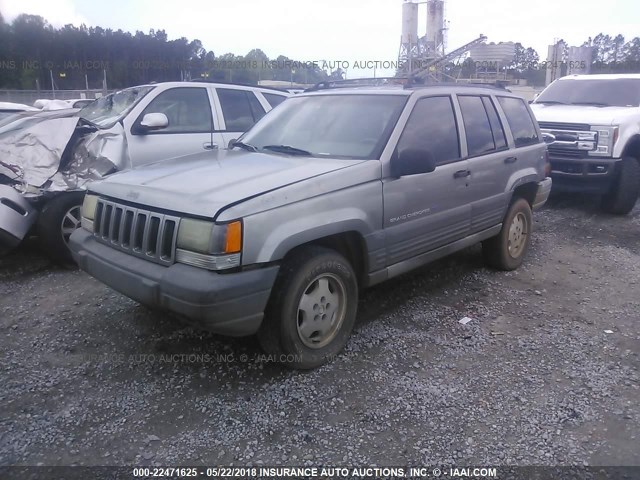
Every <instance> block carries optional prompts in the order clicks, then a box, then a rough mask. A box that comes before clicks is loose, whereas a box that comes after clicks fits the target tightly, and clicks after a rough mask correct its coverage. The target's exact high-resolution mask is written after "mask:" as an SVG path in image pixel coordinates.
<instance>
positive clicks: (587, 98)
mask: <svg viewBox="0 0 640 480" xmlns="http://www.w3.org/2000/svg"><path fill="white" fill-rule="evenodd" d="M534 103H551V104H554V103H556V104H567V105H596V106H603V107H637V106H640V79H630V78H620V79H611V80H595V79H594V80H559V81H557V82H555V83H553V84H551V85H549V87H548V88H547V89H546V90H545V91H544V92H542V93H541V94H540V96H539V97H538V98H537V99H536V101H535V102H534Z"/></svg>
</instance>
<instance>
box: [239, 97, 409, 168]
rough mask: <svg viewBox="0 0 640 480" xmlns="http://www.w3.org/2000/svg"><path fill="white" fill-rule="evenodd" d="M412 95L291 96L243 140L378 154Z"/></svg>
mask: <svg viewBox="0 0 640 480" xmlns="http://www.w3.org/2000/svg"><path fill="white" fill-rule="evenodd" d="M407 98H408V97H406V96H404V95H317V96H303V97H294V98H289V99H287V100H286V101H285V102H284V103H283V104H282V105H280V106H278V107H277V108H275V109H274V110H272V111H271V112H270V113H269V114H268V115H267V116H266V117H264V118H263V119H262V120H261V121H259V122H258V123H257V124H256V125H255V126H254V127H253V128H252V129H251V130H250V131H249V132H247V133H246V134H245V135H244V136H243V137H242V138H241V141H242V142H243V143H245V144H248V145H250V146H252V147H255V148H256V149H258V150H260V151H270V152H274V151H275V152H280V153H283V154H291V155H309V156H313V157H325V156H326V157H333V158H347V159H378V158H380V155H381V154H382V150H383V149H384V146H385V145H386V144H387V141H388V140H389V136H390V135H391V131H392V130H393V128H394V127H395V125H396V122H397V121H398V118H399V117H400V113H401V112H402V110H403V108H404V106H405V104H406V102H407Z"/></svg>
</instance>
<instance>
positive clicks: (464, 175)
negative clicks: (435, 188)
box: [453, 170, 471, 178]
mask: <svg viewBox="0 0 640 480" xmlns="http://www.w3.org/2000/svg"><path fill="white" fill-rule="evenodd" d="M470 176H471V172H470V171H469V170H458V171H457V172H456V173H454V174H453V178H467V177H470Z"/></svg>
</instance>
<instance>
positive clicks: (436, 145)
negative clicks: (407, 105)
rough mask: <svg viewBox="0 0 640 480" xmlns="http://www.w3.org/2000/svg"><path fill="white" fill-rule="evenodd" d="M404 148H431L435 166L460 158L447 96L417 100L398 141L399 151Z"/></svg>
mask: <svg viewBox="0 0 640 480" xmlns="http://www.w3.org/2000/svg"><path fill="white" fill-rule="evenodd" d="M407 148H416V149H420V150H430V151H431V153H432V154H433V156H434V158H435V160H436V162H437V164H438V165H442V164H445V163H450V162H453V161H456V160H459V159H460V143H459V141H458V126H457V124H456V117H455V114H454V110H453V104H452V102H451V98H450V97H429V98H423V99H421V100H418V102H417V103H416V106H415V107H414V108H413V112H411V116H410V117H409V121H408V122H407V125H406V126H405V127H404V131H403V132H402V136H401V137H400V141H399V142H398V152H401V151H402V150H405V149H407Z"/></svg>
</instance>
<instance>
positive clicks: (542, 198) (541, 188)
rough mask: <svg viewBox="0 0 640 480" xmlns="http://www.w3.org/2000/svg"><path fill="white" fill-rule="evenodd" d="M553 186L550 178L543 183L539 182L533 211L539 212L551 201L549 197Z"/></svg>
mask: <svg viewBox="0 0 640 480" xmlns="http://www.w3.org/2000/svg"><path fill="white" fill-rule="evenodd" d="M552 185H553V180H552V179H551V178H549V177H547V178H545V179H544V180H543V181H541V182H538V191H537V192H536V198H535V200H534V201H533V209H534V210H538V209H539V208H542V207H543V206H544V204H545V203H547V200H549V195H550V194H551V186H552Z"/></svg>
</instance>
